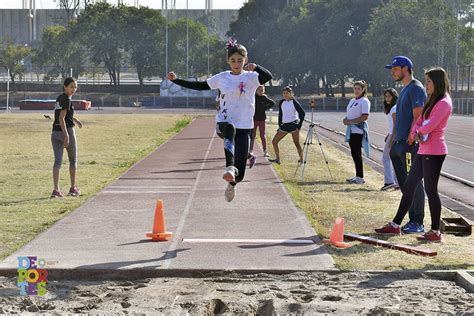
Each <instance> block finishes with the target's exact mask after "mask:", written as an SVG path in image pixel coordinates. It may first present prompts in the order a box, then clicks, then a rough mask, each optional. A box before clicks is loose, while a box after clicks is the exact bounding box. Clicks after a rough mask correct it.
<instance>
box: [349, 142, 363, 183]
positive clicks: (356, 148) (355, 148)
mask: <svg viewBox="0 0 474 316" xmlns="http://www.w3.org/2000/svg"><path fill="white" fill-rule="evenodd" d="M363 137H364V135H362V134H353V133H351V138H350V139H349V146H350V147H351V155H352V160H354V165H355V169H356V176H358V177H360V178H363V177H364V165H363V163H362V138H363Z"/></svg>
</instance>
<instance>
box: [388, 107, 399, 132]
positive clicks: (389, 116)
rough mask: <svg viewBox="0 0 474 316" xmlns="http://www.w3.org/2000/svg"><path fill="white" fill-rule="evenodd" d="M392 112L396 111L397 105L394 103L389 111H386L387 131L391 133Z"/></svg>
mask: <svg viewBox="0 0 474 316" xmlns="http://www.w3.org/2000/svg"><path fill="white" fill-rule="evenodd" d="M393 113H397V106H396V105H394V106H392V108H391V109H390V112H389V113H388V115H387V116H388V133H389V134H393V117H392V114H393Z"/></svg>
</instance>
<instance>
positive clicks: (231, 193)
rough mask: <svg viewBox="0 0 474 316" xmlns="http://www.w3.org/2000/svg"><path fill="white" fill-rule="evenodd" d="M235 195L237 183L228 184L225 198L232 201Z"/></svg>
mask: <svg viewBox="0 0 474 316" xmlns="http://www.w3.org/2000/svg"><path fill="white" fill-rule="evenodd" d="M234 197H235V185H232V184H230V183H229V184H228V185H227V188H226V189H225V200H226V201H227V202H232V200H233V199H234Z"/></svg>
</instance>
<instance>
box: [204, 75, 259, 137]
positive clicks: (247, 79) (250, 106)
mask: <svg viewBox="0 0 474 316" xmlns="http://www.w3.org/2000/svg"><path fill="white" fill-rule="evenodd" d="M207 84H208V85H209V87H211V89H219V90H220V91H221V97H220V109H219V112H218V113H217V115H216V122H228V123H232V124H233V125H234V126H235V128H240V129H252V128H253V115H254V113H255V91H256V90H257V88H258V86H259V85H260V82H259V81H258V73H257V72H254V71H242V73H241V74H240V75H233V74H231V72H230V71H224V72H221V73H218V74H217V75H215V76H213V77H211V78H209V79H207Z"/></svg>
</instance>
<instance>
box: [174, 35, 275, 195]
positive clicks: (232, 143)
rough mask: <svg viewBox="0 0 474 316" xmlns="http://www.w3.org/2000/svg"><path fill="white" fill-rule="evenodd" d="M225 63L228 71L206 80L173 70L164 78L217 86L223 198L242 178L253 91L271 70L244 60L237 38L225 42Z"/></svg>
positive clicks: (186, 84) (268, 77)
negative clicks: (181, 76) (179, 75)
mask: <svg viewBox="0 0 474 316" xmlns="http://www.w3.org/2000/svg"><path fill="white" fill-rule="evenodd" d="M227 63H228V64H229V66H230V71H224V72H221V73H219V74H217V75H214V76H213V77H211V78H209V79H207V80H206V81H187V80H182V79H178V78H177V77H176V74H175V73H173V72H170V73H168V80H171V81H173V82H174V83H175V84H177V85H179V86H182V87H185V88H189V89H193V90H211V89H219V90H220V93H221V94H220V107H219V111H218V113H217V115H216V123H217V125H216V132H217V135H219V137H221V138H223V139H224V153H225V160H226V168H225V170H224V174H223V176H222V178H223V179H224V180H225V181H227V182H228V185H227V188H226V190H225V198H226V200H227V202H230V201H232V200H233V199H234V197H235V186H236V184H237V183H239V182H241V181H242V180H243V179H244V175H245V167H246V163H247V158H248V155H249V143H250V137H251V134H252V130H253V115H254V112H255V91H256V90H257V88H258V87H259V86H260V85H262V84H265V83H266V82H268V81H270V80H271V79H272V74H271V73H270V72H269V71H268V70H266V69H265V68H263V67H262V66H259V65H256V64H247V49H246V48H245V47H244V46H243V45H240V44H237V41H236V40H234V39H230V40H229V41H228V43H227Z"/></svg>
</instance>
